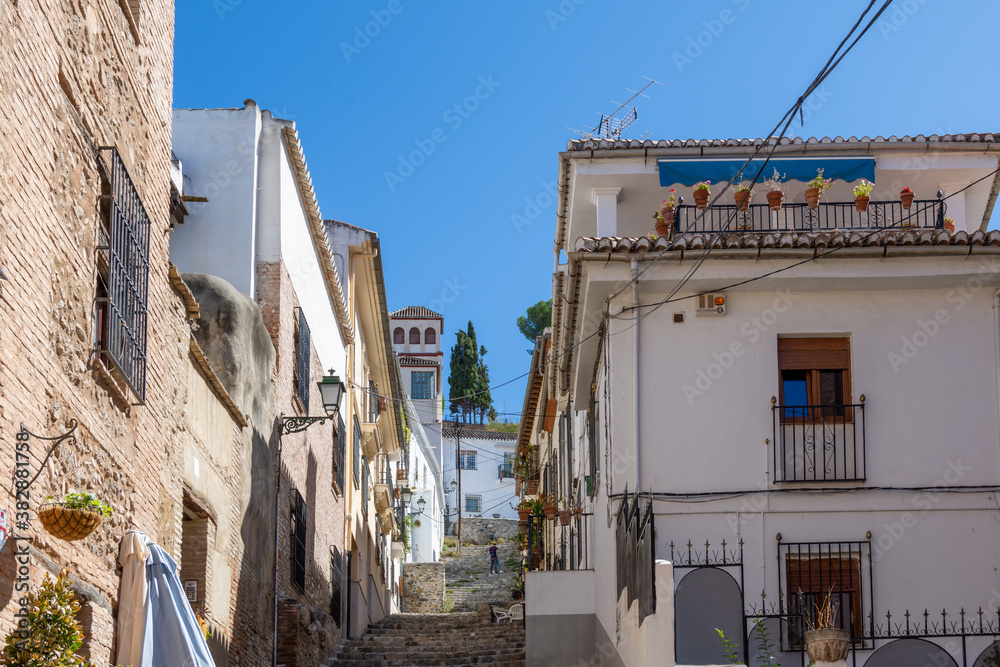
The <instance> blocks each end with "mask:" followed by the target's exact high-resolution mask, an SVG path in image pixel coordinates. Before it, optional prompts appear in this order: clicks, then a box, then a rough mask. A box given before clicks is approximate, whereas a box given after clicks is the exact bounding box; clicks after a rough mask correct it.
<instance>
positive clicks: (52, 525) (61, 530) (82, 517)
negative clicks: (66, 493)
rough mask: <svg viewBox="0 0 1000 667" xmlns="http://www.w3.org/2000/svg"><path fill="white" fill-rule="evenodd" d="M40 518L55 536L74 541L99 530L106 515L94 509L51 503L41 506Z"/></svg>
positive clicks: (43, 524)
mask: <svg viewBox="0 0 1000 667" xmlns="http://www.w3.org/2000/svg"><path fill="white" fill-rule="evenodd" d="M38 520H39V521H41V522H42V526H43V527H44V528H45V530H47V531H48V532H49V533H51V534H52V535H53V536H55V537H58V538H59V539H60V540H66V541H67V542H73V541H75V540H82V539H83V538H85V537H87V536H88V535H90V534H91V533H92V532H94V531H95V530H97V529H98V527H99V526H100V525H101V523H102V522H103V521H104V517H103V516H102V515H101V513H100V512H96V511H93V510H87V509H73V508H69V507H63V506H62V505H56V504H51V503H50V504H45V505H42V506H41V508H39V510H38Z"/></svg>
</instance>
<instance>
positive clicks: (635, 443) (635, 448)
mask: <svg viewBox="0 0 1000 667" xmlns="http://www.w3.org/2000/svg"><path fill="white" fill-rule="evenodd" d="M631 265H632V312H633V313H634V314H635V322H634V323H633V325H632V354H633V360H632V436H633V437H632V467H633V470H634V471H635V472H634V473H633V480H634V482H635V490H636V492H638V491H639V489H641V488H642V467H641V466H640V465H639V386H640V384H639V372H640V370H639V369H640V368H642V364H641V363H640V362H641V359H640V355H639V341H640V336H639V322H641V321H642V317H641V315H640V313H639V260H637V259H635V258H632V261H631Z"/></svg>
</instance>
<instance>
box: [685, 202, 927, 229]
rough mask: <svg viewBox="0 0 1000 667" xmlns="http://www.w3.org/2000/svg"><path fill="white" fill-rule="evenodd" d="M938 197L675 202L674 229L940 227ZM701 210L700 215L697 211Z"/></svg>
mask: <svg viewBox="0 0 1000 667" xmlns="http://www.w3.org/2000/svg"><path fill="white" fill-rule="evenodd" d="M944 210H945V205H944V202H942V201H939V200H924V201H914V202H913V205H912V206H911V207H910V208H909V209H904V208H903V204H902V202H899V201H872V202H869V203H868V210H866V211H864V212H860V211H858V210H857V208H856V206H855V205H854V202H853V201H852V202H825V203H821V204H819V205H818V206H817V207H816V208H809V206H808V205H807V204H804V203H788V204H783V205H782V206H781V208H780V209H778V210H777V211H772V210H770V208H769V207H768V205H767V204H751V205H750V206H749V207H747V208H746V210H743V211H740V210H738V209H737V207H736V206H735V205H732V204H728V205H726V204H724V205H715V206H710V207H709V208H707V209H705V210H704V211H699V210H698V209H697V208H696V207H694V206H688V205H682V206H679V207H677V213H676V218H675V222H674V230H675V231H676V232H677V233H680V234H686V233H706V232H727V233H729V232H732V233H739V232H817V231H834V230H838V231H861V230H875V229H904V228H918V229H944ZM702 214H704V215H702Z"/></svg>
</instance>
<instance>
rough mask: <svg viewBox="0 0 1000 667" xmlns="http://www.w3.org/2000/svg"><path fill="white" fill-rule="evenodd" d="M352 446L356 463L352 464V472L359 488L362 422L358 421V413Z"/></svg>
mask: <svg viewBox="0 0 1000 667" xmlns="http://www.w3.org/2000/svg"><path fill="white" fill-rule="evenodd" d="M351 447H352V449H353V452H352V454H353V456H352V459H353V461H354V465H353V466H351V472H352V473H353V475H354V487H355V488H357V486H358V483H359V481H360V480H359V479H358V475H359V474H360V473H359V472H358V470H359V469H360V468H361V422H360V421H358V416H357V415H354V442H353V443H352V445H351Z"/></svg>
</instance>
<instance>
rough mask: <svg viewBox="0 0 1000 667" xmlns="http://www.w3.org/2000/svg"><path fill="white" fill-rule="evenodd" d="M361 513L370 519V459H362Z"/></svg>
mask: <svg viewBox="0 0 1000 667" xmlns="http://www.w3.org/2000/svg"><path fill="white" fill-rule="evenodd" d="M361 512H362V513H363V514H364V515H365V518H368V457H367V456H362V457H361Z"/></svg>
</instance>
